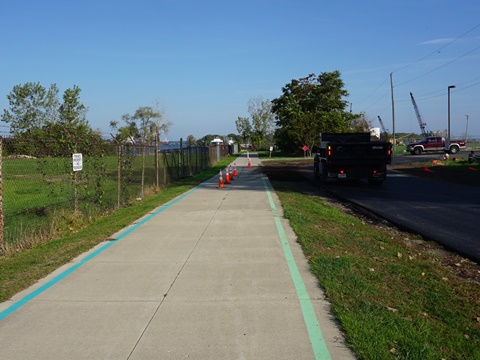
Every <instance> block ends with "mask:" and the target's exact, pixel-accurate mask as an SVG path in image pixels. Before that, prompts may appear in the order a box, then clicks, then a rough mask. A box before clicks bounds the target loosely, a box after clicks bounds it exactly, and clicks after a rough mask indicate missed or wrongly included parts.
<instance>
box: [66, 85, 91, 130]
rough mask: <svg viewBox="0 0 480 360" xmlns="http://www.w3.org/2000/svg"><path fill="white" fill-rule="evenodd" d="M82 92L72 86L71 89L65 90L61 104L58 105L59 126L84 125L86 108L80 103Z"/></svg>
mask: <svg viewBox="0 0 480 360" xmlns="http://www.w3.org/2000/svg"><path fill="white" fill-rule="evenodd" d="M81 91H82V90H81V89H80V88H79V87H78V86H77V85H74V86H73V89H67V90H65V92H64V93H63V103H62V104H61V105H60V109H59V110H60V124H63V125H70V126H76V125H85V124H86V123H87V121H86V118H85V115H86V113H87V108H86V107H85V105H83V104H82V103H81V102H80V92H81Z"/></svg>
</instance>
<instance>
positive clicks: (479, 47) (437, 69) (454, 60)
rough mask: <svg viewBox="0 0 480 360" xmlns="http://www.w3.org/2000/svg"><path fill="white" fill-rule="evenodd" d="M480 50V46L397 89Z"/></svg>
mask: <svg viewBox="0 0 480 360" xmlns="http://www.w3.org/2000/svg"><path fill="white" fill-rule="evenodd" d="M478 49H480V46H478V47H476V48H475V49H473V50H470V51H469V52H466V53H465V54H463V55H460V56H459V57H457V58H455V59H453V60H451V61H449V62H446V63H445V64H443V65H440V66H438V67H436V68H435V69H432V70H430V71H427V72H426V73H423V74H421V75H419V76H417V77H415V78H413V79H410V80H407V81H404V82H403V83H400V84H398V85H396V86H395V87H398V86H401V85H404V84H406V83H409V82H411V81H414V80H417V79H419V78H421V77H423V76H425V75H428V74H431V73H432V72H434V71H437V70H438V69H441V68H443V67H445V66H447V65H450V64H451V63H453V62H455V61H457V60H460V59H461V58H463V57H465V56H467V55H469V54H471V53H472V52H474V51H476V50H478Z"/></svg>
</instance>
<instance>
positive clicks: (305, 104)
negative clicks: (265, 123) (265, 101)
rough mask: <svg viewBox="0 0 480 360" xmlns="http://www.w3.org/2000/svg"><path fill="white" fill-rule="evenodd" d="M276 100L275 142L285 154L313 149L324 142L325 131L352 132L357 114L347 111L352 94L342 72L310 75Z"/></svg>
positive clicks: (288, 88)
mask: <svg viewBox="0 0 480 360" xmlns="http://www.w3.org/2000/svg"><path fill="white" fill-rule="evenodd" d="M282 92H283V94H282V95H281V96H280V97H278V98H276V99H274V100H272V104H273V106H272V112H273V113H274V114H275V119H276V125H277V130H276V132H275V142H276V144H277V145H278V146H279V147H280V148H281V149H282V150H284V151H292V152H295V151H298V150H299V149H300V148H301V147H303V145H307V146H308V147H309V148H310V149H311V148H312V147H314V146H315V145H317V144H318V142H319V141H320V133H321V132H341V131H350V126H351V124H352V121H353V119H356V118H358V117H359V116H358V115H356V114H351V113H349V112H346V111H345V108H346V106H347V101H346V100H345V98H346V97H348V91H347V90H345V89H344V83H343V80H342V79H341V75H340V72H339V71H333V72H324V73H321V74H320V75H319V76H318V77H317V76H316V75H315V74H310V75H308V76H307V77H305V78H300V79H298V80H297V79H294V80H292V81H291V82H290V83H289V84H286V85H285V86H284V87H283V88H282Z"/></svg>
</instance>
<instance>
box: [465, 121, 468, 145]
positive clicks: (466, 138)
mask: <svg viewBox="0 0 480 360" xmlns="http://www.w3.org/2000/svg"><path fill="white" fill-rule="evenodd" d="M465 116H466V117H467V128H466V130H465V141H467V140H468V114H467V115H465Z"/></svg>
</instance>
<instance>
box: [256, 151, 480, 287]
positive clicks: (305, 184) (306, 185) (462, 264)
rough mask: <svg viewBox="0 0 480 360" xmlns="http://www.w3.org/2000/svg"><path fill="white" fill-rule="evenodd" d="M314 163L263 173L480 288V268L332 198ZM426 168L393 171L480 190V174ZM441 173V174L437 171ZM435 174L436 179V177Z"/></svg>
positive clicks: (269, 166)
mask: <svg viewBox="0 0 480 360" xmlns="http://www.w3.org/2000/svg"><path fill="white" fill-rule="evenodd" d="M312 165H313V164H312V160H308V161H304V160H301V161H265V162H263V163H262V167H261V168H260V169H259V171H262V172H263V173H264V174H265V175H267V176H268V178H269V180H270V181H271V182H272V184H273V185H274V186H275V184H276V183H282V184H286V185H288V187H289V188H290V189H292V190H293V191H297V192H299V193H303V194H307V195H310V196H318V197H321V198H323V199H324V200H325V201H327V202H328V203H329V204H330V205H331V206H334V207H336V208H339V209H340V210H342V211H343V212H344V213H347V214H349V215H352V216H355V217H357V218H359V219H361V220H362V221H363V222H364V223H366V224H368V225H369V226H372V227H375V228H378V229H380V230H381V231H384V232H388V233H389V234H390V236H392V237H395V238H398V239H402V241H403V243H404V245H405V246H406V247H408V248H410V249H416V250H418V252H428V253H432V254H434V255H435V256H436V257H437V259H438V263H439V265H442V266H445V267H449V268H451V269H452V272H453V273H454V274H456V275H457V276H459V277H462V278H468V279H471V280H473V281H476V282H478V283H479V284H480V265H479V264H476V263H474V262H472V261H470V260H467V259H464V258H462V257H461V256H459V255H457V254H455V253H453V252H450V251H447V250H445V249H443V247H441V246H440V245H437V244H435V243H433V242H429V241H424V240H422V239H421V238H420V237H419V236H418V235H417V234H411V233H407V232H404V231H401V230H399V229H398V228H396V227H395V226H394V225H392V224H390V223H389V222H388V221H386V220H384V219H381V218H378V217H376V216H375V215H374V214H370V213H367V212H365V211H363V210H361V209H359V208H357V207H355V206H354V205H353V204H350V203H348V202H343V201H341V200H338V199H336V198H334V197H332V196H331V195H330V194H329V193H328V192H326V191H325V190H324V189H323V188H322V187H320V186H317V185H316V184H314V183H313V182H312V180H308V179H309V178H310V179H313V177H312V176H311V174H312V172H313V168H312ZM424 167H425V166H424V165H423V166H422V164H418V163H410V164H401V165H396V166H395V167H393V168H394V169H395V170H397V171H401V172H405V173H407V174H411V175H414V176H421V177H425V178H429V179H433V180H439V181H450V182H452V183H461V184H464V185H472V186H480V178H478V177H477V176H479V175H480V174H478V173H479V172H480V170H464V171H468V173H467V175H465V174H463V175H459V173H458V171H461V170H460V169H456V170H455V169H454V170H453V171H451V170H443V169H445V168H442V167H440V166H437V167H434V168H432V171H433V172H428V171H425V170H424ZM437 169H438V171H437ZM432 174H433V176H432Z"/></svg>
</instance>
